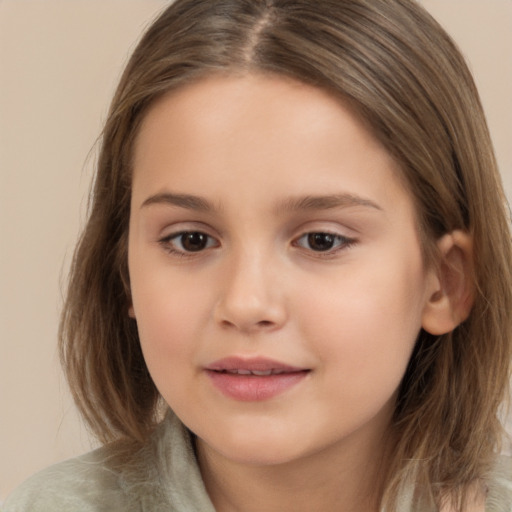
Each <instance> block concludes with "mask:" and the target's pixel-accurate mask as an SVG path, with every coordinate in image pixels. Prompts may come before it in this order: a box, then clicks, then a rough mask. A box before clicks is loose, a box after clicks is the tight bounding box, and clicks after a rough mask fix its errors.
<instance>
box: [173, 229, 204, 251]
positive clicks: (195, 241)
mask: <svg viewBox="0 0 512 512" xmlns="http://www.w3.org/2000/svg"><path fill="white" fill-rule="evenodd" d="M208 239H209V236H208V235H205V234H204V233H199V232H190V233H183V234H181V235H180V242H181V246H182V247H183V249H184V250H185V251H189V252H197V251H202V250H203V249H206V247H207V246H208Z"/></svg>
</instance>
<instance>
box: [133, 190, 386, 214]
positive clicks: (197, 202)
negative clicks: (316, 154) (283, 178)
mask: <svg viewBox="0 0 512 512" xmlns="http://www.w3.org/2000/svg"><path fill="white" fill-rule="evenodd" d="M153 204H164V205H170V206H177V207H179V208H184V209H187V210H197V211H202V212H212V211H214V210H215V209H216V208H215V207H214V205H213V204H212V203H211V202H210V201H208V200H207V199H205V198H204V197H200V196H195V195H191V194H176V193H170V192H165V193H161V194H155V195H153V196H150V197H148V198H147V199H146V200H145V201H144V202H143V203H142V206H141V208H144V207H147V206H150V205H153ZM354 206H363V207H366V208H372V209H375V210H380V211H382V208H381V207H380V206H379V205H378V204H377V203H375V202H373V201H371V200H369V199H366V198H363V197H360V196H357V195H354V194H346V193H343V194H329V195H318V196H314V195H307V196H300V197H291V198H289V199H286V200H284V201H283V202H281V203H279V204H278V205H277V208H276V211H278V212H279V213H281V212H293V211H304V210H306V211H307V210H312V211H315V210H330V209H334V208H348V207H354Z"/></svg>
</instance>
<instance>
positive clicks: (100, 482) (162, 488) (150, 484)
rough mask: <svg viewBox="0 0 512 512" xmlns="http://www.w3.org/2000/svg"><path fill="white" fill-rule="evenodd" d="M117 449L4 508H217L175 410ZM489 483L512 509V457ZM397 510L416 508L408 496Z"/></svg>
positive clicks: (499, 509) (38, 482)
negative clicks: (127, 455) (138, 441)
mask: <svg viewBox="0 0 512 512" xmlns="http://www.w3.org/2000/svg"><path fill="white" fill-rule="evenodd" d="M116 453H117V452H116V450H115V449H112V448H110V447H104V448H100V449H98V450H95V451H93V452H91V453H88V454H86V455H83V456H81V457H77V458H75V459H71V460H68V461H65V462H61V463H59V464H56V465H54V466H51V467H49V468H47V469H45V470H43V471H41V472H40V473H37V474H36V475H34V476H33V477H31V478H29V479H28V480H27V481H26V482H25V483H24V484H23V485H21V486H20V487H19V488H18V489H17V490H16V491H14V493H13V494H12V495H11V496H10V497H9V498H8V499H7V501H6V503H5V504H4V508H3V509H2V512H116V511H119V512H164V511H165V512H215V509H214V507H213V505H212V503H211V501H210V499H209V497H208V494H207V493H206V489H205V487H204V485H203V481H202V479H201V474H200V472H199V467H198V465H197V461H196V457H195V454H194V448H193V446H192V441H191V436H190V434H189V432H188V431H187V430H186V428H185V427H184V426H183V425H182V423H181V422H180V421H179V420H178V419H177V418H176V417H175V416H174V415H173V414H171V413H169V414H168V415H167V416H166V418H165V420H164V421H163V422H162V424H161V425H159V427H158V428H157V430H156V431H155V433H154V434H153V436H152V438H151V442H150V443H148V444H147V445H145V446H144V447H142V448H141V449H140V450H139V451H138V452H137V453H136V454H135V456H134V458H133V460H132V462H131V463H130V464H121V465H117V466H116V465H115V457H116ZM116 467H118V468H119V469H115V468H116ZM487 485H488V488H489V494H488V497H487V502H486V512H512V462H511V459H510V458H508V457H503V458H501V460H500V462H499V464H498V466H497V468H496V471H495V475H493V477H492V479H491V480H490V481H489V482H487ZM396 512H418V511H413V510H412V508H411V504H410V501H409V500H408V499H407V498H406V497H404V500H403V502H402V505H401V506H400V510H398V511H396Z"/></svg>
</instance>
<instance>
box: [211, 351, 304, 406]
mask: <svg viewBox="0 0 512 512" xmlns="http://www.w3.org/2000/svg"><path fill="white" fill-rule="evenodd" d="M205 371H206V374H207V375H208V377H209V378H210V381H211V382H212V384H213V385H214V387H215V388H216V389H217V390H219V391H220V392H221V393H222V394H223V395H225V396H227V397H228V398H231V399H234V400H238V401H243V402H253V401H257V402H259V401H263V400H269V399H271V398H273V397H275V396H277V395H280V394H282V393H284V392H285V391H288V390H290V389H291V388H293V387H295V386H296V385H297V384H299V383H300V382H301V381H303V380H304V379H305V377H306V376H307V375H308V374H309V372H310V371H311V370H310V369H307V368H300V367H296V366H291V365H287V364H283V363H280V362H278V361H274V360H271V359H265V358H251V359H244V358H239V357H230V358H226V359H221V360H219V361H216V362H214V363H212V364H210V365H208V366H207V367H206V368H205Z"/></svg>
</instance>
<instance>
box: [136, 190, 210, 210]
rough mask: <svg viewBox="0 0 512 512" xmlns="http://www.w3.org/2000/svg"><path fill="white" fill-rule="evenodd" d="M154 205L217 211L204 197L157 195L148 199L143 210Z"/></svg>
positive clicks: (168, 193) (171, 194) (165, 193)
mask: <svg viewBox="0 0 512 512" xmlns="http://www.w3.org/2000/svg"><path fill="white" fill-rule="evenodd" d="M153 204H167V205H171V206H178V207H180V208H186V209H187V210H199V211H202V212H211V211H213V210H214V209H215V208H214V207H213V205H212V204H211V203H210V202H209V201H208V200H206V199H205V198H203V197H200V196H194V195H190V194H173V193H170V192H164V193H161V194H155V195H153V196H150V197H148V198H147V199H146V200H145V201H144V202H143V203H142V205H141V208H145V207H147V206H150V205H153Z"/></svg>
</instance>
